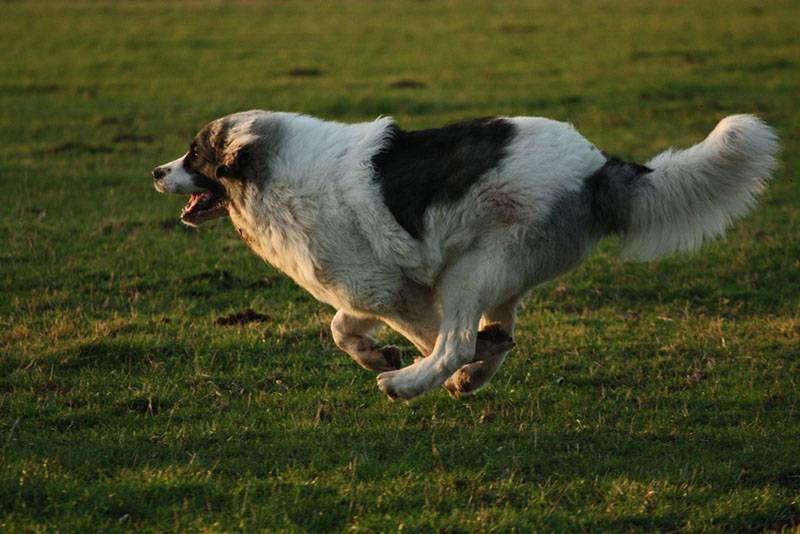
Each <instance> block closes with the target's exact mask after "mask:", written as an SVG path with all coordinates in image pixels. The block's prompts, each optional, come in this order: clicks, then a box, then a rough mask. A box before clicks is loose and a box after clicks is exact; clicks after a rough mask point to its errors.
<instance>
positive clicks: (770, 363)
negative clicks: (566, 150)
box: [0, 0, 800, 531]
mask: <svg viewBox="0 0 800 534" xmlns="http://www.w3.org/2000/svg"><path fill="white" fill-rule="evenodd" d="M798 19H800V7H799V6H798V4H797V3H796V2H793V1H776V2H770V3H763V2H751V1H745V0H737V1H727V2H722V1H711V2H689V1H683V2H682V1H663V2H661V1H659V2H632V1H618V2H600V1H598V2H579V1H570V2H550V1H548V2H544V1H541V2H504V3H495V2H467V1H453V2H434V1H430V2H425V1H421V2H410V1H408V2H406V1H404V2H385V3H368V2H355V1H354V2H344V1H342V2H307V1H303V2H291V3H289V2H270V3H256V2H225V3H223V2H171V3H163V2H114V3H104V2H63V3H55V2H30V3H9V4H4V6H3V16H2V18H0V43H2V45H3V46H2V47H0V58H2V60H1V61H0V184H2V190H3V197H4V202H3V206H2V208H0V214H2V217H0V236H2V243H3V247H2V249H0V267H1V268H2V271H1V272H0V284H2V296H3V298H2V299H0V331H2V336H0V343H1V344H0V350H2V354H0V455H1V456H0V457H1V458H2V461H0V514H2V515H0V526H1V527H3V528H4V529H8V530H15V529H16V530H52V529H55V528H59V529H64V530H79V529H90V528H91V529H96V528H102V529H109V528H126V527H139V528H145V529H148V530H150V529H155V530H184V529H206V530H236V529H243V530H248V529H255V528H263V529H275V530H319V531H332V530H345V529H350V528H352V529H356V530H358V529H365V530H396V529H399V528H400V527H401V526H403V527H405V528H411V529H450V530H490V529H493V528H496V529H500V530H510V529H514V528H516V529H518V530H528V529H531V528H534V529H540V530H554V529H557V530H566V529H568V530H574V529H598V530H605V529H615V530H631V529H651V530H652V529H659V530H677V529H687V530H693V529H697V530H717V529H718V530H741V529H751V530H760V529H776V530H780V529H781V528H793V526H794V527H796V525H797V522H798V517H799V516H800V505H798V498H800V497H799V496H800V464H799V463H798V460H797V458H798V450H799V447H798V445H800V443H799V442H798V439H797V435H796V434H797V432H796V429H797V426H798V410H797V408H798V397H799V395H798V388H797V378H798V357H799V356H800V349H798V347H800V321H799V320H798V315H800V314H798V311H800V310H799V305H798V304H799V303H800V298H799V297H800V245H799V244H798V235H800V222H799V221H798V208H797V207H798V201H800V188H798V185H797V179H798V168H800V161H798V156H797V153H798V146H797V139H798V133H800V126H798V124H800V123H798V120H797V112H796V109H797V104H798V100H797V89H798V87H800V72H799V71H798V66H799V63H798V58H799V57H800V39H798V33H797V28H796V26H797V20H798ZM251 108H263V109H274V110H291V111H300V112H304V113H309V114H314V115H318V116H321V117H323V118H327V119H334V120H346V121H352V120H370V119H372V118H375V117H376V116H378V115H392V116H394V117H395V118H396V119H397V120H398V121H399V122H400V124H401V125H402V126H404V127H407V128H417V127H428V126H436V125H439V124H442V123H444V122H446V121H451V120H458V119H463V118H468V117H474V116H482V115H492V114H506V115H544V116H548V117H551V118H555V119H560V120H566V121H570V122H573V123H574V124H575V126H576V127H577V128H578V129H579V130H580V131H581V132H582V133H584V134H585V135H586V136H587V137H588V138H589V139H591V140H592V141H593V142H594V143H596V144H597V145H598V146H600V147H602V148H604V149H605V150H607V151H609V152H611V153H614V154H617V155H620V156H622V157H625V158H628V159H631V160H636V161H644V160H646V159H647V158H649V157H650V156H652V155H653V154H655V153H656V152H658V151H660V150H663V149H666V148H668V147H670V146H678V147H683V146H688V145H690V144H692V143H695V142H697V141H699V140H700V139H702V138H703V137H704V136H705V135H706V134H707V133H708V132H709V131H710V130H711V128H712V127H713V126H714V124H715V123H716V121H717V120H719V119H720V118H722V117H723V116H725V115H727V114H730V113H741V112H747V113H757V114H759V115H761V116H762V117H763V118H765V119H766V120H767V121H768V122H769V123H770V124H772V125H773V126H775V127H777V128H778V130H779V132H780V134H781V137H782V139H783V144H784V150H783V154H782V168H781V170H780V172H779V177H778V180H777V181H776V182H775V183H774V184H772V186H771V187H770V189H769V191H768V192H767V194H766V195H765V198H764V199H763V201H762V203H761V205H760V207H759V209H758V210H756V212H755V213H754V214H753V215H751V216H750V217H748V218H747V219H746V220H744V221H742V222H740V223H739V224H737V225H736V227H735V228H734V229H733V230H732V231H731V232H730V234H729V237H728V238H726V239H725V240H722V241H719V242H717V243H715V244H713V245H711V246H709V247H707V248H705V249H704V250H703V251H702V252H701V253H699V254H697V255H696V256H694V257H691V258H684V257H678V258H672V259H669V260H666V261H663V262H659V263H655V264H620V263H618V262H617V261H616V260H615V255H616V252H617V249H618V247H617V243H616V242H614V241H613V240H609V241H608V242H606V243H604V244H603V245H602V247H601V249H600V251H599V252H598V254H596V255H595V256H594V257H593V258H592V259H591V260H590V261H589V262H588V263H587V264H586V265H584V266H583V267H581V269H579V270H578V271H577V272H576V273H574V274H572V275H569V276H567V277H563V278H561V279H560V280H557V281H555V282H553V283H550V284H546V285H544V286H542V287H541V288H537V289H536V290H534V292H533V293H532V295H531V297H530V298H529V299H528V301H527V305H526V307H525V309H524V310H523V313H522V319H521V327H520V330H519V340H518V341H519V346H518V348H517V349H516V351H515V354H514V356H513V357H512V358H510V359H509V361H508V363H507V364H506V366H505V367H504V368H503V369H502V370H501V372H500V373H499V374H498V376H497V377H496V379H495V383H494V385H493V386H491V387H490V388H489V389H487V390H486V391H484V392H482V393H481V394H480V395H478V396H476V397H474V398H472V399H468V400H465V401H458V402H455V401H452V400H450V399H449V398H447V397H446V395H445V394H444V393H443V392H438V393H435V394H433V395H430V396H428V397H427V398H424V399H421V400H420V401H418V402H416V403H415V404H414V405H413V406H411V407H406V406H404V405H402V404H390V403H388V402H386V401H385V400H384V399H383V398H381V396H380V395H379V394H378V391H377V389H376V388H375V387H374V381H373V378H372V376H371V375H370V374H368V373H366V372H364V371H362V370H360V369H358V368H356V367H355V366H353V365H352V364H351V363H350V362H349V360H348V358H347V357H346V356H345V355H343V354H341V353H339V352H338V351H337V350H336V349H335V347H334V346H333V344H332V342H331V341H330V339H329V338H328V335H327V323H328V321H329V320H330V318H331V315H332V310H330V309H328V308H327V307H325V306H323V305H321V304H319V303H317V302H315V301H313V299H311V298H310V297H308V296H307V295H306V294H305V293H304V292H303V291H302V290H300V289H298V288H297V287H295V286H294V285H293V284H292V283H291V282H290V281H288V280H287V279H286V278H285V277H283V276H281V275H279V274H278V273H276V272H275V271H274V270H272V269H271V268H269V267H268V266H265V265H264V264H263V262H261V261H260V260H259V259H258V258H256V257H255V256H254V255H253V254H252V253H250V252H249V251H248V250H247V249H246V247H245V246H244V245H243V244H242V243H241V242H240V241H239V239H238V238H237V237H236V235H235V232H233V231H232V229H231V228H230V226H229V225H228V224H227V223H225V222H221V223H220V224H214V225H209V226H207V227H203V229H202V230H200V231H190V230H187V229H184V228H183V227H181V226H180V224H179V223H178V222H177V217H178V213H179V211H180V207H181V205H182V204H183V202H184V199H180V198H167V197H164V196H158V195H156V194H155V193H154V192H153V191H152V185H151V183H150V179H149V177H148V174H149V171H150V169H151V168H152V167H153V166H154V165H156V164H158V163H162V162H164V161H167V160H170V159H173V158H174V157H176V155H178V154H180V153H181V152H182V151H183V150H185V147H186V146H187V143H188V142H189V140H190V139H191V136H192V135H193V134H194V133H195V131H196V130H197V129H198V128H200V127H201V126H202V125H203V124H204V123H206V122H207V121H209V120H211V119H213V118H216V117H218V116H220V115H223V114H227V113H230V112H233V111H238V110H242V109H251ZM246 308H252V309H254V310H256V311H258V312H260V313H263V314H264V315H265V317H264V318H263V319H262V320H261V321H260V322H257V323H253V324H250V325H246V326H241V327H234V328H224V327H221V326H217V325H216V324H215V319H217V318H218V317H220V316H223V315H226V314H228V313H232V312H236V311H240V310H243V309H246ZM386 337H387V339H388V340H392V341H400V342H402V340H400V339H398V338H397V337H396V336H394V335H392V334H387V335H386Z"/></svg>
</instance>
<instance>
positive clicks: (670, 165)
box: [617, 115, 778, 261]
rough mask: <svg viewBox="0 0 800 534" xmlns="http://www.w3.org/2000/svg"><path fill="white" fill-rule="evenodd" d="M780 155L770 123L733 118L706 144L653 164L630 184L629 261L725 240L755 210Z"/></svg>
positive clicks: (625, 236) (625, 229)
mask: <svg viewBox="0 0 800 534" xmlns="http://www.w3.org/2000/svg"><path fill="white" fill-rule="evenodd" d="M777 152H778V137H777V135H776V134H775V131H774V130H773V129H772V128H770V127H769V126H768V125H767V124H766V123H765V122H763V121H762V120H761V119H759V118H757V117H755V116H753V115H731V116H729V117H726V118H724V119H722V120H721V121H720V122H719V124H717V127H716V128H714V130H713V131H712V132H711V133H710V134H709V135H708V137H706V139H705V140H703V141H702V142H700V143H698V144H696V145H694V146H693V147H691V148H688V149H686V150H667V151H666V152H663V153H661V154H659V155H658V156H656V157H655V158H653V159H652V160H650V161H649V162H647V164H646V166H647V167H648V168H649V169H651V171H650V172H647V169H645V170H644V172H637V173H636V174H637V176H636V177H635V178H634V179H633V180H631V179H630V177H628V180H627V181H628V184H627V187H625V188H624V189H626V190H627V191H626V193H627V195H626V196H627V197H628V198H627V199H626V200H627V202H625V204H627V206H626V207H627V209H626V210H625V211H627V214H626V215H627V217H624V219H625V221H624V224H622V225H621V226H622V228H621V230H622V247H623V248H622V254H623V257H625V258H628V259H636V260H642V261H647V260H652V259H656V258H659V257H661V256H665V255H667V254H670V253H673V252H688V251H692V250H695V249H697V248H699V247H700V246H701V245H702V244H703V242H705V241H707V240H709V239H712V238H714V237H716V236H719V235H722V234H724V233H725V228H726V227H727V226H728V225H729V224H730V223H731V222H732V221H733V220H735V219H737V218H739V217H741V216H743V215H744V214H745V213H747V212H748V211H749V209H750V208H751V207H752V206H753V205H754V204H755V202H756V199H757V197H758V195H759V194H760V193H761V192H762V191H763V190H764V188H765V186H766V183H767V182H768V181H769V180H770V179H771V177H772V172H773V171H774V170H775V167H776V154H777ZM636 167H638V168H639V169H641V166H636ZM617 191H619V189H617Z"/></svg>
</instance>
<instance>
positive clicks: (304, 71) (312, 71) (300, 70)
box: [288, 67, 325, 78]
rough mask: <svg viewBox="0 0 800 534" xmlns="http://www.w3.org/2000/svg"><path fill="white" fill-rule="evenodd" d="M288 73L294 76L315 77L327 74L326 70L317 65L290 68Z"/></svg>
mask: <svg viewBox="0 0 800 534" xmlns="http://www.w3.org/2000/svg"><path fill="white" fill-rule="evenodd" d="M288 74H289V76H291V77H293V78H313V77H316V76H322V75H323V74H325V71H323V70H322V69H318V68H316V67H295V68H293V69H289V72H288Z"/></svg>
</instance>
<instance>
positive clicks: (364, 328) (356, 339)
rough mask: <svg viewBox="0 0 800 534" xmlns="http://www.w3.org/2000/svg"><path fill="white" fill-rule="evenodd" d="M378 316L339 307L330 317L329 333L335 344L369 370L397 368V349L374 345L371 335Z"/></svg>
mask: <svg viewBox="0 0 800 534" xmlns="http://www.w3.org/2000/svg"><path fill="white" fill-rule="evenodd" d="M381 325H382V322H381V321H380V319H377V318H373V317H357V316H354V315H350V314H347V313H345V312H343V311H342V310H339V311H338V312H336V315H334V316H333V321H331V333H332V334H333V341H334V343H336V346H337V347H339V348H340V349H342V350H343V351H345V352H346V353H347V354H349V355H350V357H351V358H353V360H355V362H356V363H357V364H358V365H360V366H361V367H363V368H364V369H369V370H370V371H390V370H392V369H400V367H401V365H402V363H401V358H400V349H398V348H397V347H395V346H393V345H387V346H385V347H376V346H375V345H376V343H375V339H374V338H373V337H371V334H373V333H374V332H375V331H376V330H377V329H378V328H380V326H381Z"/></svg>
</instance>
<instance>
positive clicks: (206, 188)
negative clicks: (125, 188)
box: [153, 111, 270, 226]
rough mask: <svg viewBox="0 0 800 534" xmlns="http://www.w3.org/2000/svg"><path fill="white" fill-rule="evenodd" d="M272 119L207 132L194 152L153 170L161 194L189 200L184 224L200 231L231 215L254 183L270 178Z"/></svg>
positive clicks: (260, 114) (225, 123) (263, 115)
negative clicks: (266, 154)
mask: <svg viewBox="0 0 800 534" xmlns="http://www.w3.org/2000/svg"><path fill="white" fill-rule="evenodd" d="M269 116H270V113H268V112H265V111H247V112H243V113H236V114H233V115H228V116H227V117H223V118H221V119H217V120H215V121H213V122H211V123H209V124H207V125H206V126H204V127H203V128H202V129H201V130H200V131H199V132H198V133H197V135H196V136H195V137H194V139H193V140H192V143H191V145H190V146H189V151H188V152H186V154H184V155H183V156H181V157H179V158H178V159H176V160H174V161H170V162H169V163H165V164H163V165H159V166H158V167H156V168H155V169H153V185H154V186H155V188H156V190H157V191H159V192H161V193H174V194H178V195H189V202H188V203H187V204H186V206H185V207H184V208H183V211H182V212H181V221H183V222H184V223H185V224H187V225H189V226H198V225H200V224H202V223H204V222H206V221H208V220H211V219H215V218H217V217H222V216H225V215H227V214H228V208H229V206H230V204H231V202H235V201H236V199H237V198H241V197H242V195H243V192H244V190H245V188H246V186H247V184H248V183H257V182H259V180H263V179H264V178H265V177H264V176H262V175H263V174H264V169H262V168H261V167H262V165H260V163H263V161H260V160H262V159H263V158H260V157H259V151H261V149H263V148H264V147H263V146H262V145H264V144H265V142H266V141H267V139H266V136H267V132H268V130H269V128H268V123H269Z"/></svg>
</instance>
